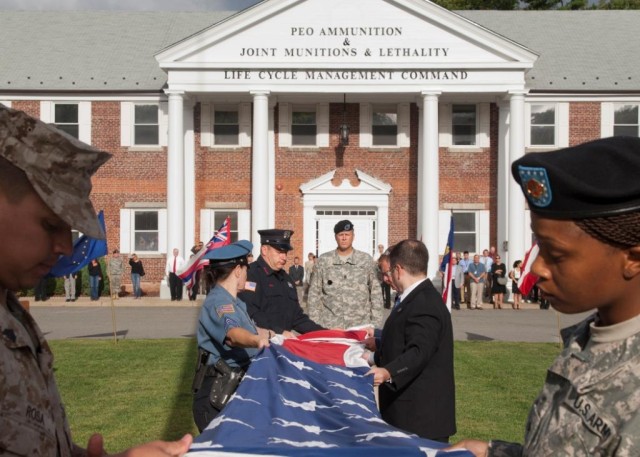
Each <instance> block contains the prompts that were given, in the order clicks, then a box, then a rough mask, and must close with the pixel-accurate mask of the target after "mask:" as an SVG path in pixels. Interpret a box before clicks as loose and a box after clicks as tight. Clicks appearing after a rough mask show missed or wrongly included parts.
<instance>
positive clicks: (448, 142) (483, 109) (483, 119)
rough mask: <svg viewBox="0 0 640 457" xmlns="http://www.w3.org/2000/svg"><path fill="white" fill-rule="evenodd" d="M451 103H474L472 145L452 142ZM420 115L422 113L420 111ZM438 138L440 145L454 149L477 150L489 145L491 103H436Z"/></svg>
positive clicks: (461, 103)
mask: <svg viewBox="0 0 640 457" xmlns="http://www.w3.org/2000/svg"><path fill="white" fill-rule="evenodd" d="M453 105H476V139H475V143H476V144H474V145H462V144H459V145H458V144H457V145H454V144H453ZM421 115H424V113H423V112H421ZM438 140H439V144H440V146H441V147H446V148H450V149H453V150H455V151H473V152H475V151H479V150H480V149H481V148H488V147H490V146H491V104H490V103H487V102H480V103H471V102H468V103H465V102H460V103H440V104H439V105H438Z"/></svg>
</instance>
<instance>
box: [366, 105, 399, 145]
mask: <svg viewBox="0 0 640 457" xmlns="http://www.w3.org/2000/svg"><path fill="white" fill-rule="evenodd" d="M371 135H372V144H373V145H374V146H396V145H397V144H398V113H396V112H395V111H394V110H381V109H374V112H373V119H372V123H371Z"/></svg>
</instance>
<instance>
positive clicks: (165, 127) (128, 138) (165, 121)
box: [120, 100, 169, 150]
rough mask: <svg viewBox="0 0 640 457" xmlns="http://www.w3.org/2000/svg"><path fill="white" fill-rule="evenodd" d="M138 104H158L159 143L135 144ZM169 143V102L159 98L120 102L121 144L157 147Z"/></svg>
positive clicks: (137, 147) (149, 147)
mask: <svg viewBox="0 0 640 457" xmlns="http://www.w3.org/2000/svg"><path fill="white" fill-rule="evenodd" d="M136 105H157V106H158V143H159V144H135V143H134V138H135V125H134V121H135V107H136ZM168 144H169V104H168V102H166V101H158V100H136V101H126V102H120V145H121V146H125V147H130V148H132V149H146V150H148V149H157V148H160V147H163V146H167V145H168Z"/></svg>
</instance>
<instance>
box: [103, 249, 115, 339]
mask: <svg viewBox="0 0 640 457" xmlns="http://www.w3.org/2000/svg"><path fill="white" fill-rule="evenodd" d="M106 260H107V275H108V276H109V301H110V302H111V326H112V327H113V342H114V343H116V344H117V343H118V331H117V329H116V304H115V303H114V302H113V291H112V290H111V284H112V283H111V278H112V275H111V262H110V260H111V259H106Z"/></svg>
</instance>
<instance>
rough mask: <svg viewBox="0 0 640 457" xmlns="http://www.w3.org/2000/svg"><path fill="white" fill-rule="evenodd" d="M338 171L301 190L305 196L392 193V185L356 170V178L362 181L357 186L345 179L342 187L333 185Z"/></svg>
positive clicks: (305, 184)
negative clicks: (346, 193)
mask: <svg viewBox="0 0 640 457" xmlns="http://www.w3.org/2000/svg"><path fill="white" fill-rule="evenodd" d="M335 173H336V171H335V170H332V171H330V172H329V173H325V174H324V175H322V176H320V177H318V178H315V179H312V180H311V181H308V182H306V183H304V184H302V185H301V186H300V190H301V191H302V193H303V194H304V195H312V194H341V193H345V192H348V193H350V194H354V193H356V194H368V195H372V194H389V192H391V185H389V184H387V183H385V182H383V181H380V180H379V179H376V178H374V177H373V176H370V175H368V174H366V173H365V172H363V171H361V170H358V169H356V176H357V177H358V180H359V181H360V182H359V184H358V185H357V186H354V185H352V184H351V181H349V180H348V179H343V180H342V182H341V183H340V185H338V186H334V185H333V182H332V180H333V178H334V176H335Z"/></svg>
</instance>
